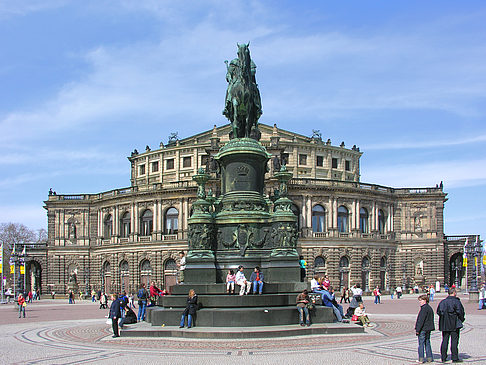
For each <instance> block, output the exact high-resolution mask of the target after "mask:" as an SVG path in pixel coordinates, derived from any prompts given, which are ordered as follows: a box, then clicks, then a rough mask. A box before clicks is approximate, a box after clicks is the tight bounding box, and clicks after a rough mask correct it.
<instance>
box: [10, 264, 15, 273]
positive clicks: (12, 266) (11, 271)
mask: <svg viewBox="0 0 486 365" xmlns="http://www.w3.org/2000/svg"><path fill="white" fill-rule="evenodd" d="M10 274H15V266H14V265H10Z"/></svg>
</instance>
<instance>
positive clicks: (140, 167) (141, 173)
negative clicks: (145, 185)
mask: <svg viewBox="0 0 486 365" xmlns="http://www.w3.org/2000/svg"><path fill="white" fill-rule="evenodd" d="M138 172H139V173H138V174H139V175H145V165H140V166H139V167H138Z"/></svg>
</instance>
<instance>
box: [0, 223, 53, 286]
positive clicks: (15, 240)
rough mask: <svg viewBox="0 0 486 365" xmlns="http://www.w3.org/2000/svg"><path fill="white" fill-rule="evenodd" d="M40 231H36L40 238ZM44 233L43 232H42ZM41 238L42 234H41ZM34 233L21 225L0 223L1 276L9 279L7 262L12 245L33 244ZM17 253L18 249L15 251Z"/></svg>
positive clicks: (34, 239) (35, 237) (35, 238)
mask: <svg viewBox="0 0 486 365" xmlns="http://www.w3.org/2000/svg"><path fill="white" fill-rule="evenodd" d="M40 231H41V230H39V231H38V237H39V239H40V237H41V232H40ZM44 232H45V230H44ZM42 237H44V236H43V234H42ZM36 240H37V235H36V233H35V232H34V231H33V230H31V229H30V228H28V227H26V226H24V225H23V224H21V223H0V242H2V243H3V263H2V264H3V274H4V276H6V277H7V278H9V279H10V270H8V269H7V268H8V267H10V265H9V261H10V256H11V255H12V251H13V248H14V245H17V244H19V243H26V242H35V241H36ZM17 252H19V251H18V249H17Z"/></svg>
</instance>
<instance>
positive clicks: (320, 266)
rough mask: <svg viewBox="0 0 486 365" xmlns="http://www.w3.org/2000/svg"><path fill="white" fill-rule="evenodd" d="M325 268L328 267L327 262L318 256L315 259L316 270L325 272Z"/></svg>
mask: <svg viewBox="0 0 486 365" xmlns="http://www.w3.org/2000/svg"><path fill="white" fill-rule="evenodd" d="M325 266H326V260H324V257H322V256H317V257H316V258H315V259H314V269H316V270H323V269H324V267H325Z"/></svg>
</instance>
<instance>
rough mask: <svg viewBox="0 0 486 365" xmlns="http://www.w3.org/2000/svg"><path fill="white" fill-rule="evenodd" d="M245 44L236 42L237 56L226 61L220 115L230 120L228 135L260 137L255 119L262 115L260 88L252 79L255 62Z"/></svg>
mask: <svg viewBox="0 0 486 365" xmlns="http://www.w3.org/2000/svg"><path fill="white" fill-rule="evenodd" d="M249 45H250V44H249V43H248V44H238V58H235V59H234V60H232V61H231V62H229V64H228V61H225V63H226V69H227V72H226V81H228V89H227V90H226V100H225V108H224V110H223V115H224V116H225V117H226V118H228V120H229V121H230V123H231V134H230V138H232V139H233V138H244V137H246V138H253V139H256V140H259V139H260V132H259V130H258V126H257V123H258V119H259V118H260V116H261V115H262V102H261V99H260V91H259V90H258V85H257V83H256V79H255V73H256V65H255V63H254V62H253V61H252V60H251V58H250V50H249V48H248V47H249Z"/></svg>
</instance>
